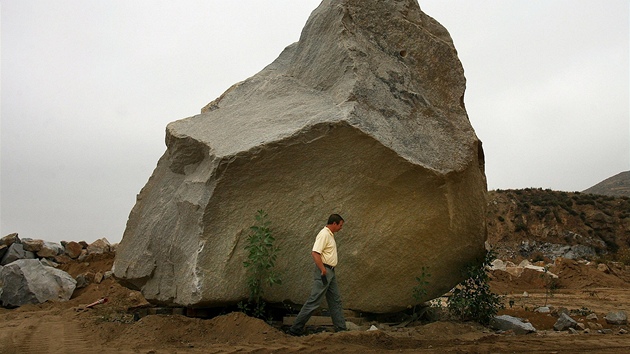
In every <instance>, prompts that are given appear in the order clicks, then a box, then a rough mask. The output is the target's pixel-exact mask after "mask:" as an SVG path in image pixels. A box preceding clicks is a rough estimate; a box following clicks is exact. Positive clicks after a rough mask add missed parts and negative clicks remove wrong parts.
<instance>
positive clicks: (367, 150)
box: [114, 0, 486, 312]
mask: <svg viewBox="0 0 630 354" xmlns="http://www.w3.org/2000/svg"><path fill="white" fill-rule="evenodd" d="M200 79H201V78H200ZM465 82H466V80H465V78H464V71H463V68H462V65H461V63H460V61H459V59H458V57H457V52H456V50H455V47H454V45H453V42H452V40H451V38H450V35H449V34H448V32H447V31H446V29H445V28H444V27H442V26H441V25H440V24H439V23H437V22H436V21H435V20H434V19H432V18H431V17H429V16H427V15H426V14H424V13H423V12H422V11H421V10H420V7H419V6H418V3H417V2H416V1H415V0H406V1H376V0H370V1H366V0H360V1H359V0H345V1H332V0H324V1H323V2H322V3H321V5H320V6H319V7H318V8H317V9H316V10H315V11H314V12H313V13H312V14H311V16H310V18H309V20H308V21H307V23H306V26H305V27H304V29H303V31H302V34H301V37H300V40H299V41H298V42H297V43H294V44H292V45H290V46H289V47H287V48H286V49H285V50H284V51H283V52H282V53H281V54H280V56H279V57H278V58H277V59H276V60H275V61H274V62H273V63H271V64H270V65H269V66H267V67H266V68H264V69H263V70H262V71H261V72H259V73H258V74H256V75H255V76H253V77H251V78H249V79H247V80H245V81H243V82H240V83H237V84H235V85H234V86H232V87H231V88H229V89H228V90H227V91H226V92H225V93H224V94H223V95H221V97H219V98H217V99H216V100H214V101H213V102H211V103H210V104H208V105H207V106H205V107H204V108H203V109H202V112H201V114H199V115H196V116H194V117H190V118H187V119H183V120H179V121H175V122H173V123H170V124H169V125H168V126H167V129H166V145H167V150H166V152H165V153H164V155H163V156H162V158H161V159H160V160H159V161H158V164H157V167H156V169H155V171H154V172H153V175H152V176H151V178H150V179H149V181H148V182H147V184H146V185H145V187H144V188H143V189H142V190H141V192H140V194H139V195H138V197H137V202H136V205H135V206H134V208H133V209H132V211H131V213H130V215H129V220H128V222H127V227H126V230H125V232H124V235H123V239H122V241H121V243H120V245H119V248H118V250H117V254H116V260H115V263H114V274H115V276H116V277H118V278H119V279H121V280H122V281H123V282H124V283H125V284H127V285H128V286H129V287H133V288H138V289H140V290H141V291H142V293H143V295H144V296H145V297H146V298H147V299H148V300H149V301H152V302H154V303H162V304H176V305H184V306H215V305H217V306H218V305H223V304H230V303H232V304H233V303H236V302H238V301H240V300H243V299H246V298H247V296H248V289H247V285H246V273H245V268H244V267H243V261H244V260H245V257H246V253H245V250H244V246H245V244H246V240H245V238H246V237H247V235H248V233H249V232H250V231H249V227H250V226H251V225H252V224H253V223H254V215H255V213H256V211H257V210H258V209H263V210H265V211H266V212H267V213H268V214H269V216H270V218H271V220H272V222H273V223H272V229H273V235H274V236H275V237H276V244H277V245H278V246H279V247H280V249H281V251H280V254H279V258H278V261H277V265H276V267H277V269H278V270H279V271H280V272H281V273H282V279H283V285H281V286H277V285H276V286H274V287H272V288H269V289H265V293H264V297H265V299H266V300H267V301H272V302H273V301H284V300H286V301H291V302H294V303H303V302H304V301H305V300H306V298H307V296H308V293H309V289H310V286H311V284H310V282H311V276H310V274H311V269H312V266H313V265H312V264H313V261H312V259H311V257H310V251H311V247H312V244H313V241H314V237H315V234H316V233H317V232H318V231H319V230H320V229H321V227H322V226H324V224H325V221H326V218H327V217H328V215H329V214H330V213H333V212H337V213H340V214H341V215H342V216H343V217H344V218H345V220H346V224H345V226H344V229H343V230H342V231H341V232H339V233H338V234H337V237H336V239H337V242H338V248H339V258H340V263H339V265H338V271H337V274H338V276H339V279H340V286H341V293H342V296H343V301H344V307H346V308H350V309H356V310H361V311H368V312H391V311H398V310H402V309H404V308H406V307H407V306H408V305H412V304H413V303H414V302H415V301H414V298H413V296H412V288H413V287H414V286H415V285H416V280H415V278H416V277H417V276H419V275H420V274H421V272H422V267H428V269H429V273H431V278H430V284H429V285H428V287H427V290H428V293H427V295H426V299H430V298H434V297H436V296H439V295H441V294H443V293H445V292H446V291H448V290H449V289H451V288H452V287H453V286H454V285H455V284H456V283H458V282H459V281H460V280H462V278H461V277H462V272H461V270H462V268H464V267H465V266H466V265H467V264H469V263H470V262H471V261H473V260H475V259H477V258H478V257H480V256H481V255H482V254H483V252H484V241H485V239H486V225H485V221H484V217H485V198H484V196H485V192H486V183H485V175H484V157H483V150H482V148H481V143H480V141H479V140H478V139H477V137H476V135H475V133H474V130H473V128H472V126H471V124H470V122H469V120H468V116H467V113H466V110H465V107H464V103H463V97H464V90H465Z"/></svg>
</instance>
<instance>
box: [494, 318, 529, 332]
mask: <svg viewBox="0 0 630 354" xmlns="http://www.w3.org/2000/svg"><path fill="white" fill-rule="evenodd" d="M490 327H492V328H494V329H497V330H500V331H513V332H514V333H515V334H527V333H532V332H536V328H534V326H533V325H532V324H531V323H529V322H523V321H522V320H521V319H520V318H516V317H513V316H509V315H501V316H495V317H494V318H492V319H491V320H490Z"/></svg>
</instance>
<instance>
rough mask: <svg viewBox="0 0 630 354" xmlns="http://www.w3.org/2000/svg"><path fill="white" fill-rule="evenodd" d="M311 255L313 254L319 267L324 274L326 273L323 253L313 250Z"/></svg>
mask: <svg viewBox="0 0 630 354" xmlns="http://www.w3.org/2000/svg"><path fill="white" fill-rule="evenodd" d="M311 256H313V260H314V261H315V264H316V265H317V268H319V270H320V271H321V272H322V275H326V267H324V262H322V255H321V254H319V253H317V252H315V251H313V252H311Z"/></svg>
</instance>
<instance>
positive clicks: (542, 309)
mask: <svg viewBox="0 0 630 354" xmlns="http://www.w3.org/2000/svg"><path fill="white" fill-rule="evenodd" d="M534 312H540V313H550V312H551V309H550V308H549V307H548V306H541V307H538V308H536V309H535V310H534Z"/></svg>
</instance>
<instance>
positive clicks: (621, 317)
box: [605, 311, 628, 325]
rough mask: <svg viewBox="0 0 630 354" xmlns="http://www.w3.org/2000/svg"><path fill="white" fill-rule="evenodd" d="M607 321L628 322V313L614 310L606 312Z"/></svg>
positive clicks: (621, 323) (613, 323) (618, 323)
mask: <svg viewBox="0 0 630 354" xmlns="http://www.w3.org/2000/svg"><path fill="white" fill-rule="evenodd" d="M605 319H606V323H608V324H612V325H626V324H628V315H627V314H626V313H625V312H624V311H612V312H609V313H608V314H606V317H605Z"/></svg>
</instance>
